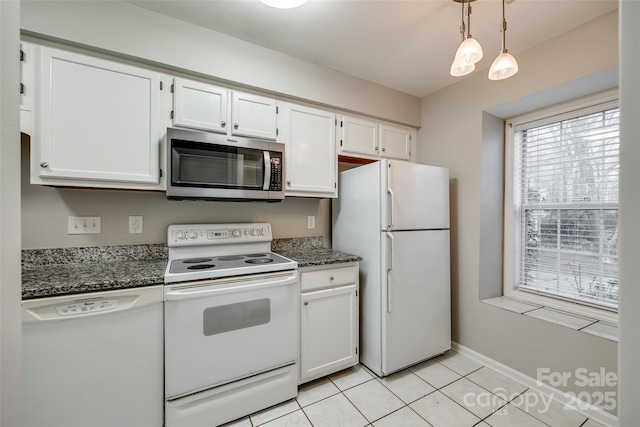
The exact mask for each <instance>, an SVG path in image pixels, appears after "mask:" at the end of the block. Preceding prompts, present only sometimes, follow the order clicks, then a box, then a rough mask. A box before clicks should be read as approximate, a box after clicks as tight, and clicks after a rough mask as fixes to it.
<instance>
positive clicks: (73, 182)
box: [26, 46, 164, 189]
mask: <svg viewBox="0 0 640 427" xmlns="http://www.w3.org/2000/svg"><path fill="white" fill-rule="evenodd" d="M33 52H34V56H35V58H36V60H37V62H38V63H37V65H36V68H35V72H36V79H35V80H36V82H37V85H38V88H37V89H38V90H36V97H35V103H34V104H35V111H34V113H35V114H34V117H35V121H34V123H35V126H34V132H33V133H32V135H31V182H32V183H35V184H46V185H62V186H64V185H69V186H84V187H107V188H132V189H163V181H164V180H161V177H160V176H161V173H160V168H161V165H160V159H161V155H160V151H161V149H160V146H161V141H162V138H163V135H164V128H163V126H162V125H161V123H160V117H161V110H162V98H163V97H162V96H161V88H160V82H161V75H160V74H159V73H157V72H155V71H150V70H146V69H143V68H138V67H134V66H131V65H126V64H122V63H119V62H114V61H109V60H105V59H100V58H96V57H92V56H87V55H83V54H79V53H75V52H69V51H65V50H60V49H54V48H51V47H44V46H34V48H33ZM26 90H29V88H26Z"/></svg>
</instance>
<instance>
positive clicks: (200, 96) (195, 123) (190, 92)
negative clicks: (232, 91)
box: [172, 78, 229, 133]
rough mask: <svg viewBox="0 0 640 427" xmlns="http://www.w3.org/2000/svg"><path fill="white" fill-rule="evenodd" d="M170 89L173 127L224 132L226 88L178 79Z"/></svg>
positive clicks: (226, 119)
mask: <svg viewBox="0 0 640 427" xmlns="http://www.w3.org/2000/svg"><path fill="white" fill-rule="evenodd" d="M172 89H173V125H174V126H181V127H188V128H192V129H200V130H206V131H211V132H220V133H227V122H228V121H229V117H228V116H229V109H228V103H227V100H228V97H229V91H228V90H227V89H224V88H221V87H217V86H213V85H210V84H207V83H202V82H196V81H193V80H187V79H181V78H175V79H174V81H173V88H172Z"/></svg>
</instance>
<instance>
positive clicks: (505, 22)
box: [502, 0, 507, 53]
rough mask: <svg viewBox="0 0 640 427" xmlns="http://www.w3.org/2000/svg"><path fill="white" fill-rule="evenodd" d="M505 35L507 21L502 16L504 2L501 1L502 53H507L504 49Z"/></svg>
mask: <svg viewBox="0 0 640 427" xmlns="http://www.w3.org/2000/svg"><path fill="white" fill-rule="evenodd" d="M506 33H507V19H506V18H505V15H504V0H502V53H507V49H506V48H505V39H506V36H507V35H506Z"/></svg>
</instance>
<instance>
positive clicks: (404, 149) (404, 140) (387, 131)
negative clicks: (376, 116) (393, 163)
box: [380, 125, 412, 160]
mask: <svg viewBox="0 0 640 427" xmlns="http://www.w3.org/2000/svg"><path fill="white" fill-rule="evenodd" d="M411 136H412V134H411V131H410V130H408V129H406V128H401V127H396V126H389V125H380V151H381V153H380V154H381V155H382V156H383V157H388V158H392V159H402V160H409V159H410V158H411V139H412V138H411Z"/></svg>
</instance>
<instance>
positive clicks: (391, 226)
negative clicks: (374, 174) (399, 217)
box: [387, 188, 393, 230]
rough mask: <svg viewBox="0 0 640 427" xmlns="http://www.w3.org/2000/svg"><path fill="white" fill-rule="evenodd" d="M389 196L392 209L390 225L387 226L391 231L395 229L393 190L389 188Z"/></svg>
mask: <svg viewBox="0 0 640 427" xmlns="http://www.w3.org/2000/svg"><path fill="white" fill-rule="evenodd" d="M387 194H389V207H390V211H389V212H390V217H389V225H388V226H387V230H391V229H392V228H393V190H392V189H391V188H387Z"/></svg>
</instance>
